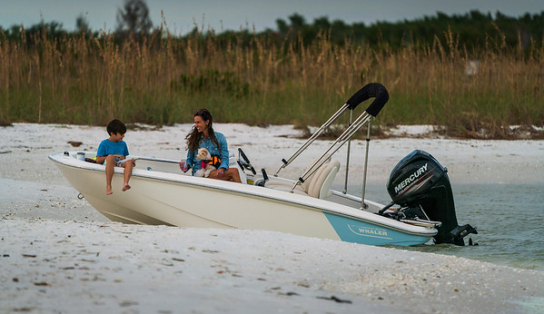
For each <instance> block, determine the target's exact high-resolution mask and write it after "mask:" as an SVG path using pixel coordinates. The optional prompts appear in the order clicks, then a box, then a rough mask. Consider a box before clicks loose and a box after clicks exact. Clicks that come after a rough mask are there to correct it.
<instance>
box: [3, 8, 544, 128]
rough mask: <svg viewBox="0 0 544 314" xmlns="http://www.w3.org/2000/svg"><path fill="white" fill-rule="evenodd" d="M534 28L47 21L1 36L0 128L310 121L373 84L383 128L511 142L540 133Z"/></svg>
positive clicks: (516, 24)
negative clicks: (128, 25) (134, 28)
mask: <svg viewBox="0 0 544 314" xmlns="http://www.w3.org/2000/svg"><path fill="white" fill-rule="evenodd" d="M82 25H85V23H82ZM503 26H504V29H503V28H502V27H503ZM515 30H517V31H515ZM543 30H544V12H542V14H540V15H533V16H530V15H527V16H524V17H522V18H520V19H513V18H507V17H505V16H503V15H498V16H497V17H496V18H492V17H491V16H489V15H482V14H479V13H477V12H471V13H470V14H467V15H466V16H453V17H447V16H444V15H440V14H439V15H438V16H437V17H432V18H429V17H426V18H424V19H422V20H416V21H412V22H409V21H404V22H401V23H398V24H389V23H377V24H375V25H372V26H368V27H367V26H365V25H364V24H354V25H345V24H344V23H342V22H339V21H335V22H332V23H330V22H328V20H327V19H326V18H322V19H316V21H315V22H314V24H312V25H310V24H307V23H306V22H305V21H304V19H303V18H302V17H301V16H299V15H297V14H295V15H293V16H291V17H290V25H288V23H287V22H285V21H283V20H278V31H272V30H267V31H264V32H262V33H250V32H249V31H247V30H242V31H240V32H232V31H226V32H224V33H221V34H215V33H214V32H211V31H210V32H201V31H199V30H198V29H195V30H194V31H193V32H191V33H190V34H188V35H185V36H174V35H172V34H170V33H169V30H168V29H166V28H164V27H159V28H156V29H154V30H153V31H150V32H148V33H144V32H139V33H131V34H128V35H127V33H126V31H125V33H123V36H120V35H119V34H117V33H114V34H106V33H103V32H95V33H93V32H92V31H90V30H88V27H87V26H85V28H82V29H81V30H80V31H78V32H74V33H69V32H66V31H63V30H62V27H61V25H59V24H58V23H55V22H52V23H49V24H43V23H42V24H41V25H39V26H36V27H32V28H30V29H29V30H25V29H23V28H22V27H19V28H17V27H12V28H11V29H10V30H2V29H0V121H1V122H2V123H3V124H5V123H6V122H8V123H9V122H21V121H26V122H37V123H71V124H91V125H105V124H106V123H107V122H108V121H109V120H111V119H112V118H114V117H116V118H119V119H121V120H123V121H125V122H127V123H130V122H141V123H148V124H154V125H164V124H173V123H187V122H190V121H192V114H193V112H194V111H195V110H196V109H198V108H201V107H206V108H208V109H210V110H211V111H212V112H213V113H214V116H215V117H216V119H217V121H218V122H240V123H247V124H251V125H268V124H286V123H294V124H296V125H320V124H321V123H323V122H324V121H325V120H326V119H328V117H329V116H330V115H331V114H332V113H334V112H335V111H336V110H337V109H338V108H339V107H340V106H341V105H342V104H343V103H344V102H345V101H346V100H347V99H348V98H349V97H350V96H351V95H352V94H353V93H355V92H356V91H357V90H359V89H360V88H361V87H362V86H363V85H365V84H367V83H369V82H380V83H382V84H383V85H384V86H386V87H387V89H388V90H389V92H390V101H389V103H388V104H387V105H386V107H385V108H384V110H383V111H382V112H381V113H380V114H379V115H378V120H377V122H378V123H379V124H380V125H381V126H392V125H396V124H436V125H444V126H446V127H447V132H448V133H449V134H450V135H457V136H463V137H482V136H485V137H488V138H510V137H512V134H511V133H510V132H509V129H508V127H509V126H512V125H523V126H532V125H537V126H544V37H543V34H542V31H543ZM470 36H474V37H470ZM369 103H370V102H369ZM369 103H368V104H369ZM368 104H366V103H365V104H362V105H361V106H360V107H364V108H362V109H359V108H358V109H357V110H364V109H365V108H366V106H367V105H368ZM344 123H345V122H344ZM481 129H485V130H486V133H485V135H482V134H481V133H478V132H479V131H480V130H481Z"/></svg>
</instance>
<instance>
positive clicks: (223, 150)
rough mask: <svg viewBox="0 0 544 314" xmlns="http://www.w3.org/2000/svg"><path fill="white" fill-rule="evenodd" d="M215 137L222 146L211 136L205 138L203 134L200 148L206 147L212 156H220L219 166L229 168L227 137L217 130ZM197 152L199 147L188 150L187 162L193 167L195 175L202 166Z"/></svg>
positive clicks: (199, 144)
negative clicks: (216, 143)
mask: <svg viewBox="0 0 544 314" xmlns="http://www.w3.org/2000/svg"><path fill="white" fill-rule="evenodd" d="M215 137H216V138H217V141H218V142H219V146H220V147H217V146H216V145H215V144H214V142H213V141H212V139H211V138H209V137H208V138H207V139H205V138H204V136H203V135H201V138H200V142H199V143H198V148H202V147H204V148H206V149H207V150H208V151H209V152H210V154H211V155H212V156H217V157H219V159H221V166H219V168H225V169H229V147H228V145H227V140H226V139H225V136H224V135H223V134H221V133H219V132H215ZM197 154H198V149H197V150H195V151H191V150H190V151H188V152H187V163H188V164H189V166H191V167H192V168H193V175H194V174H195V172H196V171H197V170H198V169H201V168H202V167H201V166H200V162H199V161H198V160H197V159H196V155H197Z"/></svg>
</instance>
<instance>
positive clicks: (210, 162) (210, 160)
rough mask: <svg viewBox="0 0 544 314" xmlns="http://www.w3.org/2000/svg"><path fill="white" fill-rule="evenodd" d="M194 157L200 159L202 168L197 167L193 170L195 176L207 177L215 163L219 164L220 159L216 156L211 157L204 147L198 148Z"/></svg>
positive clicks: (214, 168) (213, 168)
mask: <svg viewBox="0 0 544 314" xmlns="http://www.w3.org/2000/svg"><path fill="white" fill-rule="evenodd" d="M196 159H197V160H200V166H201V167H202V169H198V170H197V171H196V172H195V177H204V178H207V177H209V176H210V172H212V171H214V170H216V169H217V167H216V166H217V165H218V164H221V160H220V159H219V158H217V157H212V155H211V154H210V152H209V151H208V150H207V149H206V148H200V149H199V150H198V154H197V155H196Z"/></svg>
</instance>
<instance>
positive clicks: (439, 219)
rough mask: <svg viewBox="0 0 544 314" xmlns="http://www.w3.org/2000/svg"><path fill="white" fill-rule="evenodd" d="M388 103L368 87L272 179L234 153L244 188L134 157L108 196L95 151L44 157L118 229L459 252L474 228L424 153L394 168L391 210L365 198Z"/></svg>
mask: <svg viewBox="0 0 544 314" xmlns="http://www.w3.org/2000/svg"><path fill="white" fill-rule="evenodd" d="M370 98H374V100H373V101H372V103H371V104H370V105H369V106H368V108H367V109H366V110H365V111H363V112H362V113H361V114H360V115H359V117H358V118H356V119H355V120H353V112H354V109H355V108H356V107H357V106H358V105H359V104H360V103H362V102H364V101H366V100H367V99H370ZM388 100H389V93H388V92H387V90H386V88H385V87H384V86H383V85H382V84H380V83H370V84H367V85H365V86H364V87H363V88H361V89H360V90H359V91H357V92H356V93H355V94H354V95H353V96H352V97H351V98H350V99H349V100H348V101H347V102H346V103H345V104H344V105H343V106H341V108H340V109H339V110H338V111H337V112H336V113H334V114H333V115H332V116H331V118H330V119H329V120H328V121H326V122H325V123H324V124H323V125H322V126H321V127H320V128H319V129H318V130H317V131H315V132H314V133H313V134H312V136H311V137H310V138H309V139H308V140H307V141H306V142H305V143H304V144H303V145H302V146H301V147H300V148H298V150H296V151H295V152H294V153H293V154H292V156H291V157H290V158H289V159H287V160H286V159H283V160H281V161H280V162H279V163H280V165H279V168H278V170H277V171H276V172H275V173H274V174H273V175H272V174H269V173H268V171H270V170H267V169H264V168H263V169H261V170H260V171H257V170H256V168H255V167H254V166H253V162H252V161H250V159H249V158H248V157H247V155H246V153H245V151H244V150H243V148H239V149H238V156H236V155H235V154H232V153H231V156H230V160H229V164H230V166H231V167H236V168H238V170H239V172H240V175H241V177H242V182H243V183H242V184H240V183H234V182H226V181H220V180H212V179H208V178H202V177H194V176H192V175H190V171H189V172H188V173H187V174H186V173H183V172H182V171H181V170H180V168H179V162H180V161H179V160H170V159H161V158H150V157H145V156H130V157H131V158H133V159H134V160H136V167H135V168H134V169H133V174H132V178H131V181H130V182H131V183H130V184H131V186H132V188H131V190H129V191H127V192H123V193H114V194H113V195H106V193H105V192H104V189H105V187H104V184H105V166H103V165H101V164H96V163H93V162H92V158H93V157H95V153H92V152H78V151H65V152H56V153H52V154H51V155H49V159H50V160H51V161H53V162H54V163H55V165H56V166H57V167H58V168H59V169H60V171H61V172H62V174H63V175H64V176H65V177H66V179H67V180H68V181H69V183H70V184H71V185H72V186H73V187H74V188H75V189H76V190H78V191H79V192H80V194H81V195H82V196H83V197H84V198H85V199H86V200H87V201H88V202H89V203H90V204H91V205H92V206H93V207H94V208H95V209H96V210H98V211H99V212H100V213H102V214H103V215H104V216H106V217H107V218H109V219H110V220H112V221H116V222H122V223H128V224H143V225H168V226H177V227H186V228H234V229H253V230H269V231H276V232H283V233H290V234H295V235H300V236H306V237H316V238H322V239H331V240H340V241H346V242H353V243H360V244H368V245H400V246H413V245H422V244H431V243H453V244H456V245H464V239H463V238H464V237H465V236H466V235H468V234H469V233H477V231H476V229H475V228H473V227H472V226H470V225H464V226H459V225H458V223H457V218H456V214H455V207H454V203H453V195H452V193H451V185H450V183H449V179H448V176H447V170H446V168H444V167H442V165H440V164H439V163H438V161H437V160H436V159H434V158H433V157H432V156H431V155H430V154H429V153H427V152H424V151H420V150H415V151H414V152H413V153H412V154H410V155H408V156H406V157H405V158H403V159H402V160H401V161H400V162H399V164H398V165H397V166H396V167H395V168H394V169H393V171H392V172H391V175H390V178H389V182H388V184H387V189H388V192H389V194H390V195H391V197H392V201H391V203H389V204H385V205H384V204H380V203H377V202H374V201H372V200H369V199H366V198H365V192H364V191H365V188H364V185H365V183H366V182H365V181H366V167H367V164H366V161H367V160H368V158H369V157H368V155H369V149H368V147H369V146H368V142H369V136H370V122H371V120H372V119H374V118H375V117H376V116H377V114H378V113H379V112H380V111H381V109H382V108H383V107H384V105H385V104H386V103H387V101H388ZM346 112H349V113H350V124H349V126H348V127H346V128H345V131H344V132H342V134H341V135H340V136H339V137H338V138H337V139H336V140H334V141H333V142H332V144H331V146H330V147H329V148H328V149H327V150H326V151H325V152H323V153H322V154H321V156H312V157H314V159H313V160H312V161H311V162H310V163H309V165H308V167H307V168H306V169H305V170H304V172H303V173H302V174H301V175H300V176H299V177H298V179H293V178H288V177H286V176H284V175H283V173H285V172H286V171H285V169H287V168H289V166H290V165H291V163H292V162H293V161H294V160H295V159H297V158H298V157H299V156H300V155H301V154H303V153H304V152H305V151H306V150H307V148H308V147H309V146H310V145H312V143H314V141H315V140H317V139H318V137H319V136H321V135H322V134H323V133H324V132H325V131H326V130H327V129H328V128H329V127H330V126H331V125H332V124H333V123H335V121H337V119H338V118H339V117H340V116H342V115H343V114H345V113H346ZM365 125H366V126H367V129H368V131H367V145H366V161H365V168H364V175H363V183H362V185H363V188H362V191H363V195H362V196H357V195H352V194H349V193H347V177H348V175H349V168H350V167H349V156H350V150H351V147H350V141H351V138H352V137H353V136H354V135H355V133H356V132H357V131H358V130H360V129H361V128H362V127H363V126H365ZM346 144H347V145H346ZM345 146H347V151H348V154H347V160H346V163H345V165H344V167H345V168H343V169H345V170H346V181H345V186H344V190H343V191H339V190H335V189H333V188H332V184H333V182H334V179H335V177H336V174H337V173H338V172H339V171H340V169H341V164H340V161H338V160H337V159H335V158H334V157H335V153H336V152H337V151H338V150H339V149H340V148H341V147H345ZM82 154H84V155H85V156H84V157H83V155H82ZM122 171H123V169H122V168H115V173H114V176H113V184H114V185H120V184H121V183H122V180H123V175H122ZM203 200H205V201H203Z"/></svg>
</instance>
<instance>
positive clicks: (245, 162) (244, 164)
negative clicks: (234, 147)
mask: <svg viewBox="0 0 544 314" xmlns="http://www.w3.org/2000/svg"><path fill="white" fill-rule="evenodd" d="M238 153H239V154H240V156H239V157H238V165H240V167H241V168H242V169H247V170H249V171H251V172H252V173H253V175H256V174H257V171H255V167H253V165H251V162H249V159H248V158H247V156H246V154H245V153H244V151H243V150H242V149H241V148H238Z"/></svg>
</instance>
